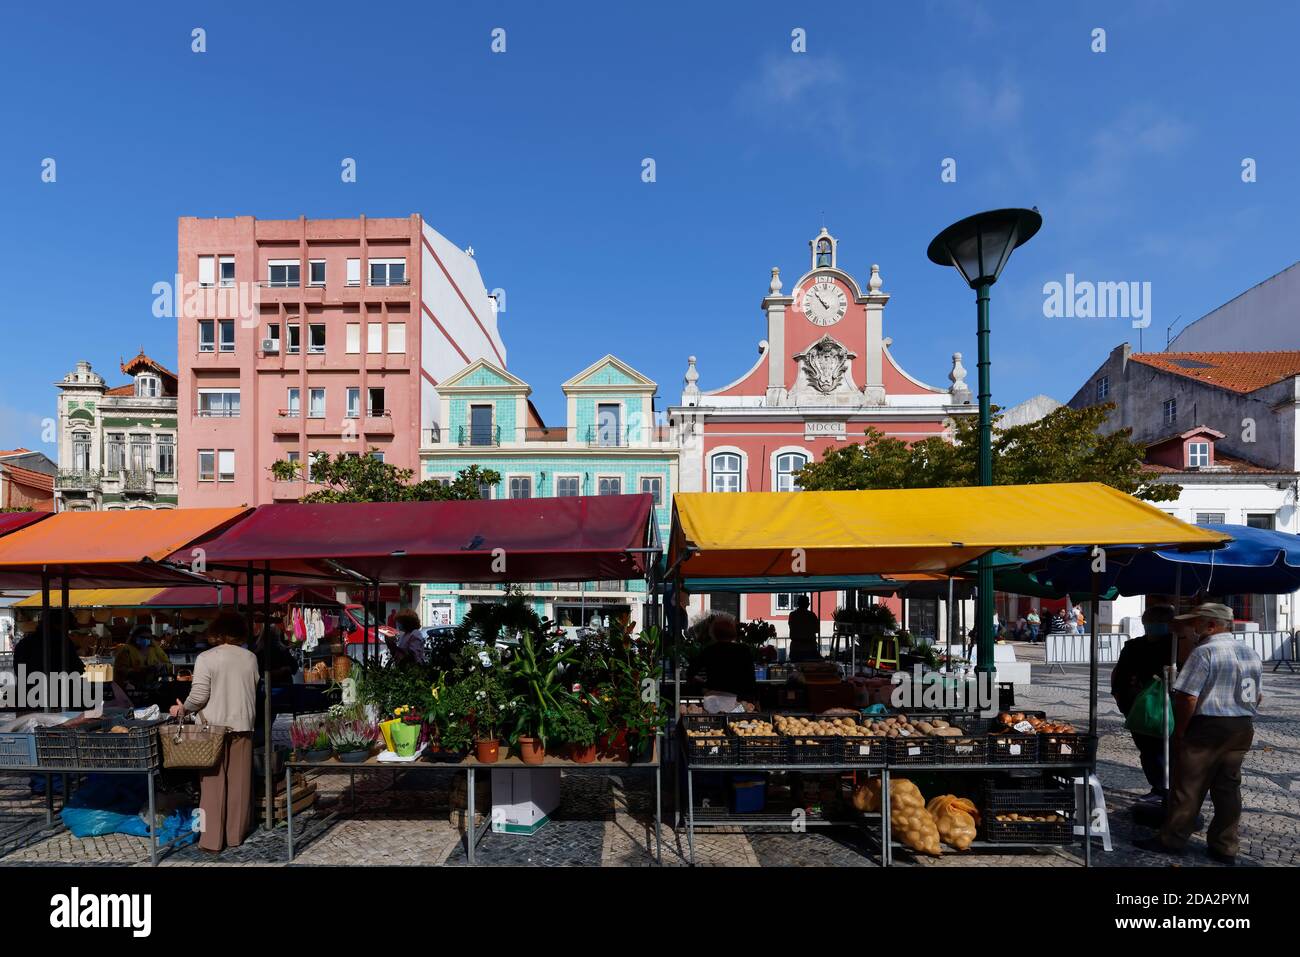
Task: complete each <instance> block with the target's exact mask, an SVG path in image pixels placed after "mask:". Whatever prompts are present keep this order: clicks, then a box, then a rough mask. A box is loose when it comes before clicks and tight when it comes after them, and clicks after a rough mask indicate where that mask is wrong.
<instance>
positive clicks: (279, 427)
mask: <svg viewBox="0 0 1300 957" xmlns="http://www.w3.org/2000/svg"><path fill="white" fill-rule="evenodd" d="M301 423H302V419H301V418H300V417H299V415H298V412H297V411H296V410H289V409H281V410H280V412H279V415H278V416H277V417H276V419H275V421H273V422H272V423H271V434H272V435H297V434H298V431H299V429H300V428H301V427H302V426H301Z"/></svg>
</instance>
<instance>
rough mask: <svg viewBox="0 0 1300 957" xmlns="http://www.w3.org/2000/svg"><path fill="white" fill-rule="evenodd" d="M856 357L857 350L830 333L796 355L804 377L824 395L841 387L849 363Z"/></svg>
mask: <svg viewBox="0 0 1300 957" xmlns="http://www.w3.org/2000/svg"><path fill="white" fill-rule="evenodd" d="M856 358H857V353H856V352H850V351H849V350H848V349H846V348H845V347H844V346H842V345H841V344H840V343H838V342H836V341H835V340H834V339H832V338H831V337H830V336H829V335H825V336H822V337H821V338H820V339H818V340H817V341H816V342H814V343H813V344H812V345H811V346H809V347H808V348H807V349H806V350H805V351H804V352H801V353H798V354H797V355H796V356H795V357H794V359H795V361H796V362H798V363H799V365H800V368H801V369H802V371H803V375H804V379H805V380H806V381H807V382H808V384H809V385H811V386H812V387H813V388H814V389H816V390H817V391H818V392H820V393H821V394H822V395H830V394H831V393H833V392H835V391H836V390H838V389H839V388H840V385H841V383H843V382H844V376H845V374H846V373H847V372H848V371H849V363H851V362H852V361H853V360H854V359H856Z"/></svg>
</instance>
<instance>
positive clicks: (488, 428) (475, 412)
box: [469, 405, 493, 445]
mask: <svg viewBox="0 0 1300 957" xmlns="http://www.w3.org/2000/svg"><path fill="white" fill-rule="evenodd" d="M469 444H470V445H492V444H493V442H492V406H490V405H471V406H470V407H469Z"/></svg>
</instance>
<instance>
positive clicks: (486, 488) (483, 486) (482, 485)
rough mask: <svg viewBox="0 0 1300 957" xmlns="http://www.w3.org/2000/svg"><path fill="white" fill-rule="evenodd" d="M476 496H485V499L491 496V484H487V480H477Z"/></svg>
mask: <svg viewBox="0 0 1300 957" xmlns="http://www.w3.org/2000/svg"><path fill="white" fill-rule="evenodd" d="M478 497H479V498H485V499H486V498H491V497H492V486H491V485H489V484H488V483H487V482H479V483H478Z"/></svg>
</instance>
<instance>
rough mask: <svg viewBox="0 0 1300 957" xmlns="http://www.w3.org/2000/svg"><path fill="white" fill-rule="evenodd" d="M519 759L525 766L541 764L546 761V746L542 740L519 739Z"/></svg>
mask: <svg viewBox="0 0 1300 957" xmlns="http://www.w3.org/2000/svg"><path fill="white" fill-rule="evenodd" d="M519 759H520V760H521V761H523V762H524V764H541V763H542V762H543V761H545V760H546V745H544V744H542V739H541V738H528V737H522V736H521V737H520V738H519Z"/></svg>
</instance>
